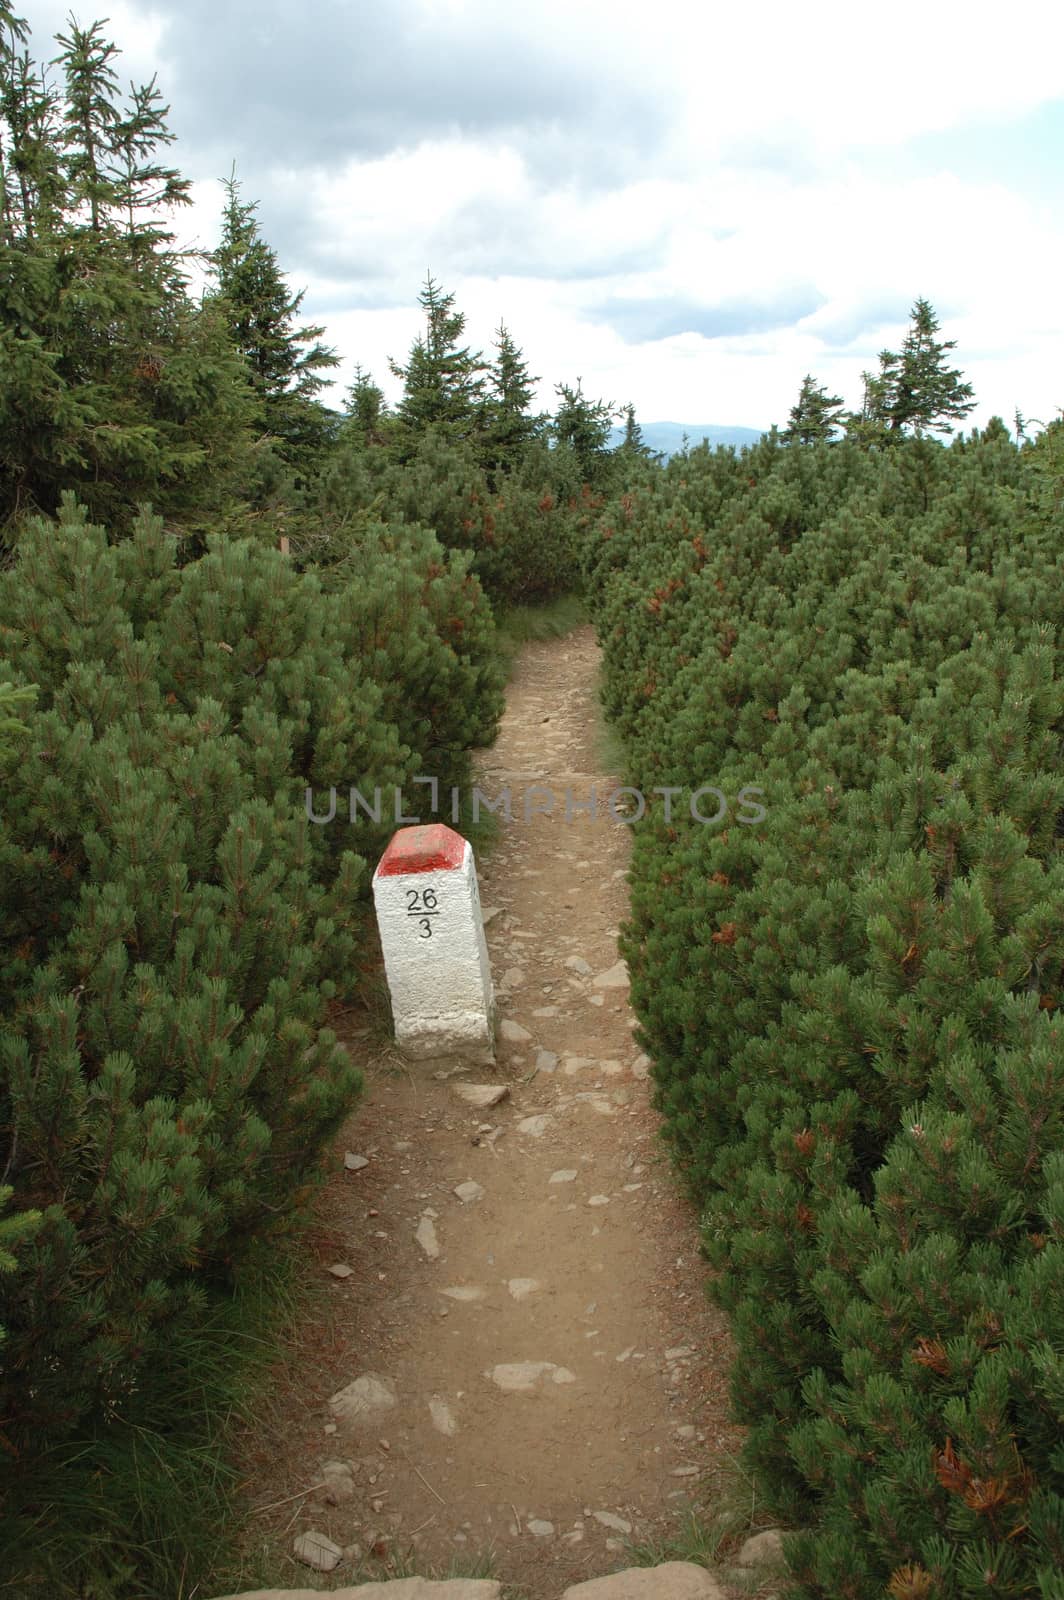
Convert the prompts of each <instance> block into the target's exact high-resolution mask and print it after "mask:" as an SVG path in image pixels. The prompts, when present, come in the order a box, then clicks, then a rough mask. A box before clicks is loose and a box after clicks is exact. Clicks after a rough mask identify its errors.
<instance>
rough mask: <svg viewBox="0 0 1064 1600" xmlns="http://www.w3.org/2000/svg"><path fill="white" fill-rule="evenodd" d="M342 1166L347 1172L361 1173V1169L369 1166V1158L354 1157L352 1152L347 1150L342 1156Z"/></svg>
mask: <svg viewBox="0 0 1064 1600" xmlns="http://www.w3.org/2000/svg"><path fill="white" fill-rule="evenodd" d="M344 1166H345V1167H346V1168H347V1170H348V1172H361V1171H362V1168H363V1167H368V1166H369V1157H368V1156H356V1155H355V1153H354V1151H353V1150H349V1151H348V1152H347V1154H346V1155H345V1156H344Z"/></svg>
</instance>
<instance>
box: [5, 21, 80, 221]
mask: <svg viewBox="0 0 1064 1600" xmlns="http://www.w3.org/2000/svg"><path fill="white" fill-rule="evenodd" d="M28 37H29V28H28V25H27V23H26V22H25V20H24V19H23V18H21V17H16V16H15V15H14V12H13V11H12V9H11V6H10V4H9V3H8V0H0V247H3V246H8V245H13V244H15V243H17V242H18V241H19V240H20V239H32V238H33V237H34V236H35V235H36V234H38V233H41V232H44V233H48V232H50V230H51V228H52V227H53V226H54V225H55V223H56V221H57V219H58V218H59V216H60V214H61V212H62V207H63V199H64V193H65V179H64V177H63V173H62V166H61V152H60V128H59V117H60V99H59V95H58V93H57V91H56V90H55V89H54V88H53V87H52V86H51V85H50V84H49V83H48V82H47V80H46V78H45V75H44V73H43V72H42V71H41V70H40V69H39V68H38V67H37V66H36V65H35V64H34V63H33V62H32V61H31V59H30V56H29V52H28V51H27V50H25V49H21V50H20V49H19V46H20V45H24V44H25V41H26V40H27V39H28Z"/></svg>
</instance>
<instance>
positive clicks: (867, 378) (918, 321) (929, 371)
mask: <svg viewBox="0 0 1064 1600" xmlns="http://www.w3.org/2000/svg"><path fill="white" fill-rule="evenodd" d="M910 315H911V319H912V320H911V322H910V324H909V331H908V333H907V334H906V336H905V341H904V343H903V345H902V347H901V350H900V351H897V352H895V351H891V350H883V351H881V352H880V356H879V372H878V373H877V374H875V375H873V374H871V373H868V372H865V373H863V374H862V379H863V382H864V398H863V401H862V405H861V409H860V411H859V412H851V413H850V414H849V415H848V417H847V418H846V426H847V431H848V432H849V433H850V434H851V435H852V436H853V437H855V438H856V439H858V440H859V441H861V442H862V443H866V444H869V443H871V444H876V443H878V444H883V443H887V442H890V441H891V440H892V439H894V438H896V437H898V436H899V435H909V436H911V437H914V438H917V439H920V438H922V437H923V436H924V435H925V434H928V433H937V432H942V433H952V432H953V424H954V422H962V421H963V420H964V418H965V417H966V416H967V415H968V414H969V412H970V411H971V410H972V409H973V407H974V405H975V400H974V398H973V391H972V386H971V384H970V383H965V382H964V380H963V378H962V376H961V373H960V370H959V369H958V368H956V367H947V366H946V364H945V358H946V352H947V351H948V350H953V349H955V348H956V344H957V341H956V340H955V339H947V340H936V338H935V334H936V333H937V332H938V331H939V324H938V319H937V318H936V316H935V313H934V311H933V310H932V308H931V305H930V302H929V301H927V300H924V299H918V300H916V301H915V303H914V304H913V308H912V311H911V313H910ZM799 403H800V402H799ZM792 417H793V413H792Z"/></svg>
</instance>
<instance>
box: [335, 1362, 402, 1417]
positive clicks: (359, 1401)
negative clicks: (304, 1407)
mask: <svg viewBox="0 0 1064 1600" xmlns="http://www.w3.org/2000/svg"><path fill="white" fill-rule="evenodd" d="M395 1403H396V1399H395V1390H394V1388H393V1386H392V1384H391V1383H390V1382H389V1381H388V1379H387V1378H379V1377H378V1376H377V1374H376V1373H374V1372H365V1373H363V1374H362V1376H361V1378H356V1379H355V1381H354V1382H353V1383H349V1384H348V1385H347V1387H346V1389H340V1390H338V1391H337V1393H336V1394H334V1395H333V1396H332V1397H331V1399H330V1400H329V1410H330V1411H331V1412H332V1414H333V1416H334V1417H339V1419H340V1421H341V1422H364V1421H372V1420H373V1418H374V1416H375V1415H376V1413H377V1412H379V1411H387V1410H389V1409H390V1408H391V1407H392V1406H394V1405H395Z"/></svg>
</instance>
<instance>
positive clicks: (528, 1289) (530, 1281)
mask: <svg viewBox="0 0 1064 1600" xmlns="http://www.w3.org/2000/svg"><path fill="white" fill-rule="evenodd" d="M506 1287H507V1288H508V1289H509V1291H510V1293H511V1295H512V1296H513V1298H514V1299H515V1300H523V1299H524V1298H525V1296H526V1295H530V1294H535V1292H536V1290H537V1289H538V1288H539V1279H538V1278H510V1279H509V1281H508V1282H507V1285H506Z"/></svg>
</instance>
